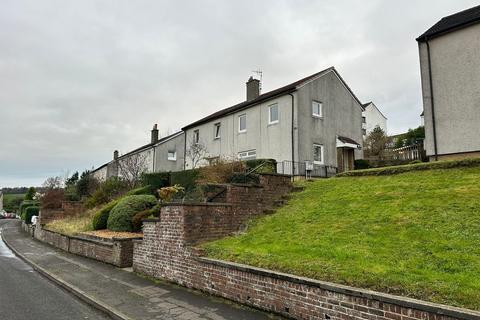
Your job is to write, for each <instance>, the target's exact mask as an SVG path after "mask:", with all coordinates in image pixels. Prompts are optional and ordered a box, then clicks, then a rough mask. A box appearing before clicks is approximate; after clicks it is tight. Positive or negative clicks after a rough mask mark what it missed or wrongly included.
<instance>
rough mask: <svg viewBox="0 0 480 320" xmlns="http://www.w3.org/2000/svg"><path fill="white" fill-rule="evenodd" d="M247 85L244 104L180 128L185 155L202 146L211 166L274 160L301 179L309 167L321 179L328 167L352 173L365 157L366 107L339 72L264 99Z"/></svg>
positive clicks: (315, 77) (303, 81) (250, 82)
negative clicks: (224, 160) (222, 161)
mask: <svg viewBox="0 0 480 320" xmlns="http://www.w3.org/2000/svg"><path fill="white" fill-rule="evenodd" d="M246 85H247V92H246V101H244V102H241V103H239V104H236V105H234V106H231V107H229V108H226V109H223V110H220V111H218V112H216V113H213V114H211V115H209V116H207V117H205V118H203V119H200V120H198V121H196V122H193V123H191V124H189V125H188V126H186V127H184V128H183V129H182V130H183V131H184V132H185V138H186V148H185V150H188V148H189V146H191V145H192V144H194V143H200V144H202V145H203V146H205V148H206V150H207V152H208V155H209V156H208V158H207V160H210V161H211V160H212V159H215V158H220V157H238V158H240V159H255V158H272V159H275V160H277V162H278V164H279V165H278V169H279V171H281V172H283V173H288V174H291V173H292V172H294V173H295V174H299V175H303V174H304V171H305V168H308V167H309V166H311V165H313V168H314V170H313V171H314V173H315V172H318V173H319V174H320V173H322V172H324V170H325V169H326V167H328V166H331V167H338V169H339V171H344V170H350V169H353V161H354V159H358V158H362V156H363V152H362V140H363V139H362V111H363V108H362V104H361V103H360V101H359V100H358V98H357V97H356V96H355V94H354V93H353V92H352V90H351V89H350V88H349V87H348V85H347V84H346V83H345V81H344V80H343V79H342V77H341V76H340V75H339V73H338V72H337V71H336V70H335V68H333V67H331V68H328V69H325V70H323V71H320V72H318V73H315V74H313V75H311V76H308V77H306V78H303V79H301V80H298V81H296V82H293V83H291V84H289V85H286V86H284V87H281V88H278V89H275V90H272V91H270V92H267V93H264V94H259V93H260V89H259V86H260V83H259V81H258V80H256V79H252V78H250V79H249V80H248V82H247V84H246ZM204 163H206V162H204ZM191 167H192V162H191V161H189V159H188V157H186V163H185V168H186V169H188V168H191Z"/></svg>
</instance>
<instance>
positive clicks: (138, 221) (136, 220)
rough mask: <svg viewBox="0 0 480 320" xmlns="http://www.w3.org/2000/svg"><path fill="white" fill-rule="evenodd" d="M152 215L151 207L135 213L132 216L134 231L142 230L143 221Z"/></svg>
mask: <svg viewBox="0 0 480 320" xmlns="http://www.w3.org/2000/svg"><path fill="white" fill-rule="evenodd" d="M151 215H152V213H151V212H150V209H148V210H144V211H140V212H139V213H137V214H136V215H134V216H133V218H132V231H133V232H140V231H142V225H143V223H142V221H143V220H144V219H146V218H148V217H149V216H151Z"/></svg>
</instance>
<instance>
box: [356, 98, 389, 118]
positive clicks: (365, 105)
mask: <svg viewBox="0 0 480 320" xmlns="http://www.w3.org/2000/svg"><path fill="white" fill-rule="evenodd" d="M370 104H372V105H373V106H374V107H375V109H377V111H378V112H379V113H380V114H381V115H382V117H384V118H385V120H388V118H387V117H385V115H384V114H383V112H382V111H381V110H380V109H379V108H378V107H377V105H376V104H375V103H373V101H370V102H367V103H364V104H363V105H362V108H363V110H364V111H365V110H366V109H367V107H368V106H369V105H370Z"/></svg>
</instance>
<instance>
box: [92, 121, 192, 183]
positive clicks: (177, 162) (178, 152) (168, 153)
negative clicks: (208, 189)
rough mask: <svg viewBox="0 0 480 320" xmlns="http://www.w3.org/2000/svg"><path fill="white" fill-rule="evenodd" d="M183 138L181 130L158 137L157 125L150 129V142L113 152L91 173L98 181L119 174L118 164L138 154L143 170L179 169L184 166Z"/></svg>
mask: <svg viewBox="0 0 480 320" xmlns="http://www.w3.org/2000/svg"><path fill="white" fill-rule="evenodd" d="M184 146H185V138H184V133H183V131H179V132H176V133H174V134H171V135H168V136H166V137H162V138H160V139H159V138H158V129H157V125H154V127H153V129H152V131H151V139H150V143H148V144H146V145H144V146H141V147H139V148H137V149H135V150H132V151H130V152H128V153H126V154H123V155H119V153H118V151H117V150H115V151H114V152H113V159H112V160H111V161H109V162H108V163H106V164H104V165H102V166H100V167H98V168H97V169H95V170H92V175H93V177H95V178H96V179H97V180H99V181H104V180H106V179H108V178H110V177H114V176H115V177H116V176H119V175H121V174H120V172H119V169H118V164H119V163H121V162H122V161H125V160H126V159H128V158H129V157H135V156H139V157H142V159H144V167H145V168H144V171H145V172H161V171H180V170H183V167H184V158H183V157H184V153H185V152H184Z"/></svg>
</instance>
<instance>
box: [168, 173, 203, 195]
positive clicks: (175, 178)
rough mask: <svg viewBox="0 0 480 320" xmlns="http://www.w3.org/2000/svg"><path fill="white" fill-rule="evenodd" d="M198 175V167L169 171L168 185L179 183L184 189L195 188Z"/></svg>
mask: <svg viewBox="0 0 480 320" xmlns="http://www.w3.org/2000/svg"><path fill="white" fill-rule="evenodd" d="M199 177H200V170H199V169H190V170H184V171H177V172H171V173H170V185H176V184H179V185H181V186H182V187H184V188H185V191H190V190H193V189H195V187H196V186H197V180H198V179H199Z"/></svg>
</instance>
